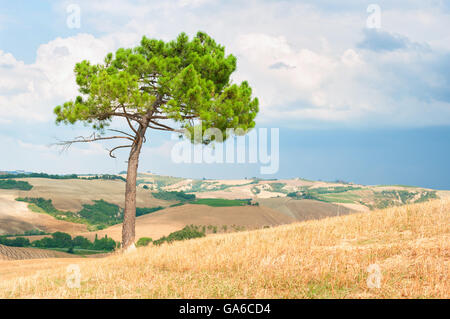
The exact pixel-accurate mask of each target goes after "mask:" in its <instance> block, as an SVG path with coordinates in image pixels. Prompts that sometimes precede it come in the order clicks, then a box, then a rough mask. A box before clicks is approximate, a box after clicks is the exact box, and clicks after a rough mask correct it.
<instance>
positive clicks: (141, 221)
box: [81, 204, 295, 241]
mask: <svg viewBox="0 0 450 319" xmlns="http://www.w3.org/2000/svg"><path fill="white" fill-rule="evenodd" d="M294 221H295V219H294V218H292V217H290V216H287V215H285V214H283V213H280V212H277V211H275V210H272V209H270V208H268V207H257V206H241V207H210V206H205V205H192V204H187V205H183V206H176V207H169V208H166V209H163V210H160V211H157V212H155V213H152V214H148V215H144V216H140V217H138V218H136V239H139V238H141V237H150V238H153V239H158V238H160V237H162V236H166V235H169V234H170V233H172V232H174V231H177V230H180V229H182V228H183V227H184V226H186V225H191V224H193V225H200V226H208V225H211V226H217V227H218V228H220V227H222V226H224V225H227V226H228V228H231V226H239V227H241V228H242V227H244V228H245V229H255V228H263V227H264V226H277V225H282V224H288V223H292V222H294ZM95 234H98V236H99V237H100V238H101V237H104V236H105V235H108V237H111V238H113V239H114V240H118V241H120V240H121V238H122V224H117V225H114V226H111V227H108V228H106V229H104V230H101V231H99V232H96V233H92V232H89V233H83V234H81V235H82V236H85V237H88V238H90V239H93V238H94V237H95Z"/></svg>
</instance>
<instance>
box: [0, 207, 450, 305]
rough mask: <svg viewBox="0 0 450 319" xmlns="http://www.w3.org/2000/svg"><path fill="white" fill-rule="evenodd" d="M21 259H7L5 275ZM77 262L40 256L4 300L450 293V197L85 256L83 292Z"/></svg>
mask: <svg viewBox="0 0 450 319" xmlns="http://www.w3.org/2000/svg"><path fill="white" fill-rule="evenodd" d="M63 260H64V259H61V260H60V261H59V262H60V263H61V262H62V261H63ZM12 263H16V262H8V261H4V262H0V272H1V269H2V267H3V268H8V267H9V268H8V269H11V265H12ZM69 263H73V261H71V260H67V261H66V264H65V265H61V266H58V267H54V268H53V269H51V270H45V268H46V267H49V268H50V267H52V266H51V265H52V263H51V262H47V264H46V261H40V262H39V263H36V264H35V266H30V268H29V269H28V271H27V269H26V268H21V269H20V270H17V271H16V277H14V276H13V274H12V273H10V274H9V276H8V277H7V278H6V279H5V280H2V281H0V297H8V298H25V297H52V298H113V297H120V298H274V297H275V298H363V297H367V298H450V280H449V279H450V278H449V273H450V271H449V270H450V202H449V201H439V200H436V201H432V202H427V203H422V204H414V205H408V206H403V207H395V208H389V209H385V210H379V211H373V212H370V213H368V214H361V213H360V214H352V215H347V216H340V217H333V218H327V219H322V220H318V221H307V222H302V223H296V224H290V225H283V226H279V227H276V228H271V229H263V230H256V231H248V232H241V233H233V234H220V235H212V236H208V237H206V238H200V239H196V240H189V241H186V242H176V243H173V244H170V245H162V246H159V247H155V246H151V247H146V248H139V249H137V250H136V251H135V252H132V253H128V254H123V255H122V254H117V255H114V256H111V257H107V258H103V259H98V260H93V259H85V260H80V261H77V263H78V264H79V266H80V270H81V287H80V288H79V289H67V287H66V285H65V277H66V275H67V271H66V265H67V264H69ZM46 265H47V266H46ZM370 265H375V266H372V268H371V269H373V268H377V267H379V270H380V274H381V277H380V288H369V287H368V285H367V280H368V278H369V273H368V267H369V266H370ZM37 267H38V268H37ZM37 271H39V274H40V276H39V277H37V276H35V274H36V273H37ZM370 275H374V274H373V273H371V274H370Z"/></svg>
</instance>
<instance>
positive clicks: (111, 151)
mask: <svg viewBox="0 0 450 319" xmlns="http://www.w3.org/2000/svg"><path fill="white" fill-rule="evenodd" d="M127 147H133V145H121V146H116V147H114V148H113V149H111V150H110V151H109V156H110V157H112V158H116V157H115V156H114V154H113V153H114V151H115V150H118V149H120V148H127Z"/></svg>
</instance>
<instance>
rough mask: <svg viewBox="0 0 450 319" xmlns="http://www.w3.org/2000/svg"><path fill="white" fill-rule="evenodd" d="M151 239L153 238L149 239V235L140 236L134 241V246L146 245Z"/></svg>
mask: <svg viewBox="0 0 450 319" xmlns="http://www.w3.org/2000/svg"><path fill="white" fill-rule="evenodd" d="M152 241H153V239H151V238H149V237H142V238H139V240H138V241H137V243H136V246H137V247H143V246H148V245H149V244H150V243H151V242H152Z"/></svg>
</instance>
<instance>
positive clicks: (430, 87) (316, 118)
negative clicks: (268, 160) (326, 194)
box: [0, 0, 450, 189]
mask: <svg viewBox="0 0 450 319" xmlns="http://www.w3.org/2000/svg"><path fill="white" fill-rule="evenodd" d="M373 3H375V4H377V5H378V8H379V10H380V11H379V16H378V17H379V19H378V20H377V21H378V23H379V25H377V27H376V28H373V25H372V26H371V25H368V19H371V18H373V17H374V16H373V15H372V14H373V12H372V11H370V10H369V11H370V12H368V10H367V8H368V6H369V5H370V4H373ZM70 4H76V5H78V6H79V8H80V9H81V14H80V18H81V20H80V21H81V27H80V28H69V27H68V25H67V19H68V17H69V15H70V14H71V12H68V11H67V9H68V6H69V5H70ZM375 18H377V17H375ZM370 21H373V20H370ZM198 30H203V31H206V32H208V33H209V34H210V35H212V36H213V37H214V38H215V39H216V40H217V41H218V42H220V43H222V44H224V45H225V46H226V48H227V52H228V53H233V54H234V55H236V56H237V57H238V69H237V71H236V74H235V75H233V80H234V81H236V82H239V81H242V80H244V79H245V80H248V81H249V83H250V84H251V85H252V87H253V89H254V93H255V95H256V96H258V98H259V99H260V106H261V111H260V114H259V115H258V118H257V125H258V128H260V127H268V128H271V127H274V128H279V129H280V169H279V171H278V173H277V174H275V175H273V176H271V175H266V176H264V177H267V178H275V177H278V178H284V177H289V178H290V177H304V178H308V179H322V180H335V179H343V180H348V181H353V182H357V183H364V184H412V185H418V186H426V187H433V188H440V189H450V168H449V165H448V162H449V161H448V158H449V155H450V148H449V146H450V144H449V140H450V33H449V32H448V30H450V6H449V4H448V1H439V0H428V1H423V0H422V1H418V0H408V1H406V0H398V1H377V2H375V1H373V0H371V1H356V0H348V1H339V2H337V1H312V0H311V1H247V2H245V3H243V2H241V1H226V2H224V1H219V0H177V1H116V0H112V1H108V2H104V1H96V0H93V1H92V0H91V1H87V0H86V1H67V2H65V1H33V2H30V1H14V2H12V1H0V110H1V111H2V113H1V115H0V143H1V144H2V145H3V147H2V156H0V170H2V169H3V170H16V169H23V170H31V171H46V172H51V173H73V172H78V173H99V172H117V171H121V170H124V169H125V168H126V164H125V162H124V161H125V159H126V154H125V153H119V155H120V156H118V158H117V159H110V158H109V157H108V155H107V151H105V148H106V147H108V145H103V144H93V145H77V146H75V147H74V148H72V149H70V150H69V151H67V152H64V153H60V151H59V150H58V148H56V147H54V146H50V145H51V144H52V143H55V142H56V141H57V140H58V139H68V138H70V137H73V136H78V135H86V134H89V133H90V130H89V128H87V127H83V126H82V125H76V126H74V127H64V126H56V125H55V124H54V118H53V115H52V109H53V108H54V106H56V105H58V104H60V103H62V102H64V101H67V100H69V99H72V98H73V97H75V96H76V94H77V90H76V89H77V88H76V85H75V82H74V78H73V72H72V70H73V66H74V64H75V63H76V62H78V61H81V60H83V59H89V60H92V61H95V62H100V61H101V60H102V59H103V57H104V55H105V54H106V53H107V52H110V51H114V50H116V49H117V48H119V47H130V46H134V45H136V44H137V43H138V42H139V40H140V38H141V37H142V36H143V35H146V36H148V37H155V38H162V39H165V40H170V39H172V38H174V37H175V36H176V35H177V34H179V33H180V32H183V31H184V32H187V33H188V34H189V35H193V34H195V33H196V32H197V31H198ZM115 124H117V125H119V126H121V125H123V123H115ZM173 143H174V141H171V139H170V134H164V133H159V132H150V135H149V142H148V143H147V145H146V146H145V148H144V152H143V156H142V158H141V162H140V170H141V171H152V172H155V173H160V174H168V175H177V176H185V177H207V178H238V177H252V176H260V171H259V167H260V165H257V164H220V165H219V164H201V165H200V164H175V163H173V162H172V161H170V156H169V154H170V148H171V147H172V145H173Z"/></svg>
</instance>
